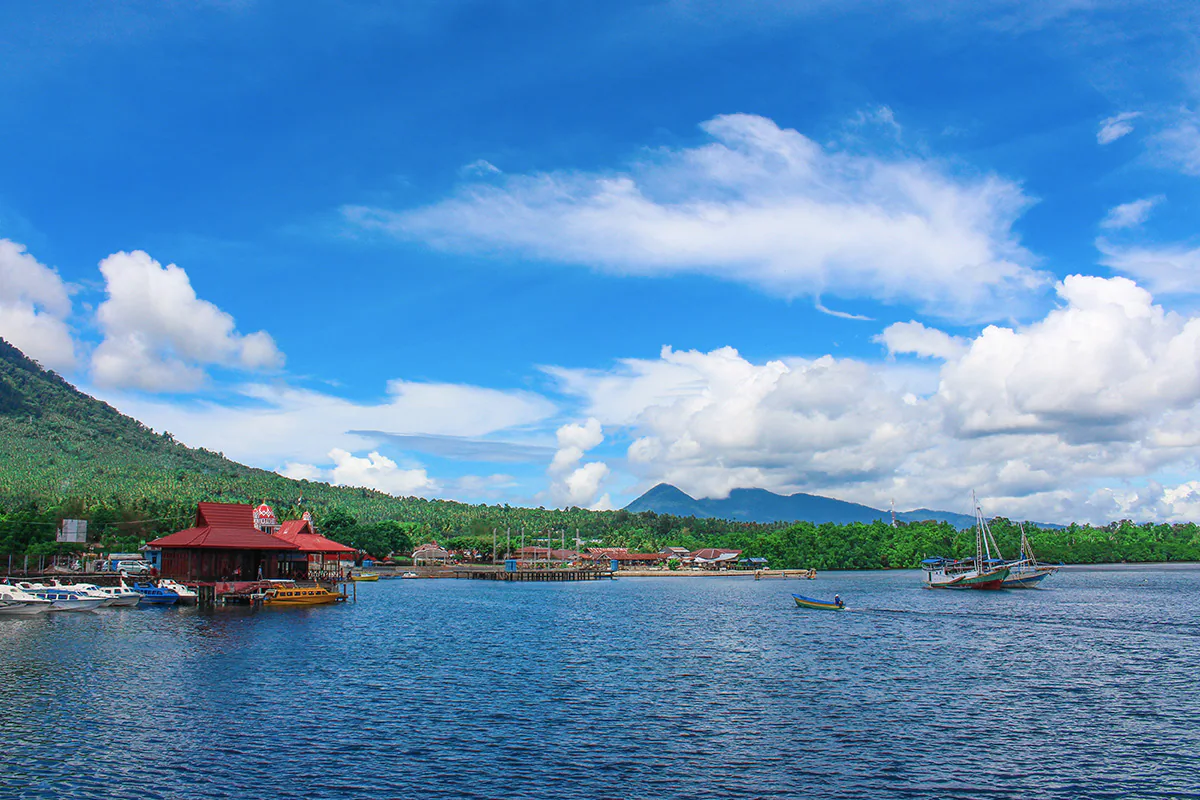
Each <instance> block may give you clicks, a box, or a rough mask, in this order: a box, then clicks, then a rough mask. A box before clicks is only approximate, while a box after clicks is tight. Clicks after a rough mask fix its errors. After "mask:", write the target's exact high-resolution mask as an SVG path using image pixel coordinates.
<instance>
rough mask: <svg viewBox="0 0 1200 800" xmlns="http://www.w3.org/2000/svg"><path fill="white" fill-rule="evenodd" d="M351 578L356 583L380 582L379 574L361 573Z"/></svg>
mask: <svg viewBox="0 0 1200 800" xmlns="http://www.w3.org/2000/svg"><path fill="white" fill-rule="evenodd" d="M350 577H351V578H353V579H354V582H355V583H362V582H364V581H377V580H379V573H378V572H360V573H358V574H357V575H351V576H350Z"/></svg>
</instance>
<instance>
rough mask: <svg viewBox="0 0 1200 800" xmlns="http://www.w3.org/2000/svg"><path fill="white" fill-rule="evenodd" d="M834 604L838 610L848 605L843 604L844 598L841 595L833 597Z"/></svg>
mask: <svg viewBox="0 0 1200 800" xmlns="http://www.w3.org/2000/svg"><path fill="white" fill-rule="evenodd" d="M833 604H834V605H836V606H837V607H838V608H845V607H846V604H845V603H843V602H842V596H841V595H840V594H835V595H834V596H833Z"/></svg>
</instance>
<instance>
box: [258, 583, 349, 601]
mask: <svg viewBox="0 0 1200 800" xmlns="http://www.w3.org/2000/svg"><path fill="white" fill-rule="evenodd" d="M341 599H342V595H341V594H339V593H338V592H331V591H329V590H328V589H326V588H325V587H324V586H295V585H293V586H286V585H285V586H272V587H271V588H270V589H267V591H266V594H265V596H264V597H263V604H264V605H268V606H323V605H327V604H329V603H336V602H337V601H339V600H341Z"/></svg>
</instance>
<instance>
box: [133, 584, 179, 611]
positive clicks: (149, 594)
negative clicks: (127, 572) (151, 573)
mask: <svg viewBox="0 0 1200 800" xmlns="http://www.w3.org/2000/svg"><path fill="white" fill-rule="evenodd" d="M124 585H125V584H123V583H122V584H121V586H122V587H124ZM130 588H132V589H133V591H135V592H137V593H138V594H140V595H141V596H142V605H151V606H173V605H175V604H176V603H178V602H179V595H177V594H176V593H175V592H172V591H171V590H170V589H160V588H159V587H157V586H155V585H154V584H152V583H135V584H134V585H133V586H132V587H130Z"/></svg>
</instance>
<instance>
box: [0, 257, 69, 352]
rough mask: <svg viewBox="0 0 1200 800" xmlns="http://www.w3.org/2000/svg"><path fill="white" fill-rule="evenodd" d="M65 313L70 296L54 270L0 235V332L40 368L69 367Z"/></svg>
mask: <svg viewBox="0 0 1200 800" xmlns="http://www.w3.org/2000/svg"><path fill="white" fill-rule="evenodd" d="M70 314H71V297H70V294H69V293H68V291H67V286H66V284H65V283H63V280H62V278H60V277H59V275H58V273H57V272H55V271H54V270H53V269H51V268H50V267H47V266H45V265H44V264H41V263H39V262H38V260H37V259H36V258H34V257H33V256H32V255H30V254H29V253H28V252H26V250H25V245H23V244H18V243H17V242H14V241H11V240H9V239H0V337H3V338H4V339H5V340H6V341H7V342H8V343H9V344H11V345H13V346H14V347H16V348H17V349H19V350H21V351H22V352H23V353H25V355H27V356H29V357H30V358H32V359H34V360H35V361H38V362H39V363H41V364H42V366H44V367H47V368H49V369H53V370H58V371H70V370H71V369H73V368H74V367H75V341H74V339H73V338H72V336H71V329H70V327H68V325H67V321H66V320H67V317H69V316H70Z"/></svg>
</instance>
